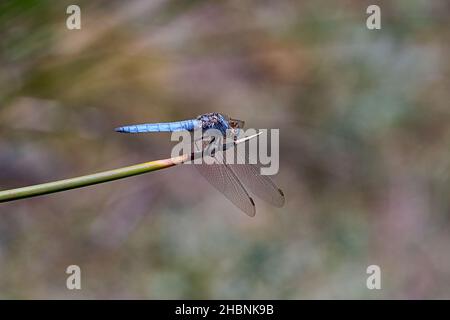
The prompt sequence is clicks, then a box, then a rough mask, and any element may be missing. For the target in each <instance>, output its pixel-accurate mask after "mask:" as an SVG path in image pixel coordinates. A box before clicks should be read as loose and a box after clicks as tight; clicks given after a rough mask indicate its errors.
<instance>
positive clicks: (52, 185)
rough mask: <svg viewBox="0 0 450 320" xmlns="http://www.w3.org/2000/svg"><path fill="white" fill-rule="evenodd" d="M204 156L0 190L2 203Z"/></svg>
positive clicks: (104, 180)
mask: <svg viewBox="0 0 450 320" xmlns="http://www.w3.org/2000/svg"><path fill="white" fill-rule="evenodd" d="M260 134H261V133H257V134H255V135H252V136H249V137H244V138H242V139H239V140H235V141H234V142H232V143H228V144H224V145H223V147H222V148H223V150H226V149H228V148H230V147H232V146H235V145H237V144H239V143H244V142H246V141H248V140H250V139H253V138H256V137H257V136H259V135H260ZM202 156H203V152H194V153H192V154H185V155H182V156H178V157H174V158H169V159H163V160H156V161H150V162H145V163H141V164H136V165H134V166H129V167H124V168H119V169H114V170H109V171H103V172H98V173H93V174H88V175H86V176H81V177H76V178H71V179H65V180H58V181H53V182H47V183H42V184H36V185H34V186H28V187H23V188H17V189H11V190H4V191H0V203H1V202H8V201H14V200H19V199H25V198H31V197H36V196H41V195H44V194H49V193H55V192H60V191H65V190H70V189H76V188H81V187H86V186H90V185H93V184H98V183H103V182H108V181H113V180H117V179H123V178H127V177H131V176H136V175H138V174H143V173H147V172H151V171H156V170H161V169H165V168H170V167H172V166H175V165H178V164H181V163H183V162H186V161H188V160H193V159H196V158H199V157H202Z"/></svg>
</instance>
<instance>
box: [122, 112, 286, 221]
mask: <svg viewBox="0 0 450 320" xmlns="http://www.w3.org/2000/svg"><path fill="white" fill-rule="evenodd" d="M244 125H245V122H244V121H242V120H238V119H233V118H230V117H229V116H227V115H224V114H221V113H217V112H213V113H206V114H202V115H200V116H198V117H196V118H195V119H189V120H182V121H175V122H161V123H144V124H135V125H127V126H122V127H118V128H116V129H115V131H117V132H121V133H147V132H176V131H190V132H193V131H194V130H202V132H206V131H207V130H209V129H215V130H218V132H219V133H220V134H221V135H223V137H226V136H227V135H230V134H231V135H232V136H233V137H234V138H235V139H236V137H237V136H238V135H239V133H240V129H242V128H243V127H244ZM212 140H214V139H212ZM211 142H212V141H209V142H208V141H207V143H206V145H205V144H204V143H203V144H202V145H201V148H205V147H206V146H207V144H208V143H211ZM224 151H225V150H219V151H218V152H214V153H213V154H209V155H208V156H210V157H212V159H213V161H212V162H211V161H208V162H207V163H205V162H202V163H201V164H195V167H196V168H197V169H198V172H199V173H200V174H201V175H202V176H203V177H204V178H206V180H207V181H208V182H209V183H210V184H211V185H212V186H213V187H215V188H216V189H217V190H218V191H220V192H221V193H222V194H223V195H224V196H225V197H226V198H227V199H228V200H230V201H231V202H232V203H233V204H234V205H235V206H236V207H238V208H239V209H240V210H242V211H243V212H244V213H246V214H247V215H249V216H251V217H253V216H255V214H256V206H255V202H254V200H253V198H252V197H251V196H250V193H249V191H250V192H251V193H252V194H254V195H256V196H257V197H258V198H260V199H262V200H264V201H266V202H268V203H269V204H271V205H273V206H275V207H282V206H283V205H284V203H285V196H284V193H283V191H282V190H281V189H280V188H278V187H277V185H276V184H275V183H274V182H273V181H272V179H270V178H269V177H268V176H267V175H261V174H260V165H258V164H251V163H244V164H237V163H228V162H227V161H226V160H225V159H226V157H225V156H224V154H223V153H224ZM248 190H249V191H248Z"/></svg>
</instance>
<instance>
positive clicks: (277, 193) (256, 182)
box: [227, 164, 285, 208]
mask: <svg viewBox="0 0 450 320" xmlns="http://www.w3.org/2000/svg"><path fill="white" fill-rule="evenodd" d="M227 166H229V167H230V168H231V169H232V170H233V171H234V173H235V174H236V176H238V177H239V180H240V181H242V183H243V184H244V185H245V186H246V187H247V188H248V189H250V191H251V192H252V193H254V194H255V195H256V196H257V197H258V198H261V199H263V200H265V201H267V202H269V203H270V204H272V205H274V206H275V207H278V208H280V207H282V206H283V205H284V202H285V199H284V193H283V191H282V190H281V189H280V188H278V187H277V186H276V185H275V183H274V182H273V181H272V179H270V178H269V176H264V175H261V174H260V166H259V165H255V164H228V165H227Z"/></svg>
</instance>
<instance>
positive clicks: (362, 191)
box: [0, 0, 450, 299]
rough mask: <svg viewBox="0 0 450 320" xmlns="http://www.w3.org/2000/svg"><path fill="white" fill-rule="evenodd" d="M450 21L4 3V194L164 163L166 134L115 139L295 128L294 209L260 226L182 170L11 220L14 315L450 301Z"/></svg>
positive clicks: (0, 181)
mask: <svg viewBox="0 0 450 320" xmlns="http://www.w3.org/2000/svg"><path fill="white" fill-rule="evenodd" d="M69 4H77V5H79V6H80V8H81V27H82V28H81V30H68V29H67V28H66V19H67V17H68V16H69V15H68V14H66V8H67V6H68V5H69ZM370 4H378V5H379V6H380V7H381V19H382V29H381V30H375V31H371V30H368V29H367V28H366V19H367V17H368V15H367V14H366V8H367V6H368V5H370ZM449 17H450V5H449V2H447V1H438V0H432V1H426V0H423V1H418V0H414V1H411V0H395V1H357V0H353V1H333V2H331V1H325V0H321V1H312V0H311V1H300V0H297V1H268V0H267V1H237V0H236V1H200V0H199V1H175V0H173V1H162V0H152V1H144V0H133V1H127V2H125V1H118V0H116V1H111V0H101V1H100V0H97V1H87V0H84V1H82V0H78V1H76V3H74V1H58V2H55V1H50V0H40V1H33V0H18V1H2V2H1V4H0V39H1V40H0V63H1V68H0V70H1V71H0V189H9V188H15V187H20V186H25V185H30V184H36V183H41V182H47V181H52V180H58V179H61V178H68V177H73V176H77V175H82V174H88V173H93V172H98V171H102V170H108V169H113V168H117V167H121V166H125V165H131V164H135V163H140V162H145V161H149V160H156V159H162V158H167V157H168V156H169V155H170V152H171V148H172V146H173V142H171V141H170V135H169V134H167V133H166V134H165V133H161V134H149V135H136V136H134V135H133V136H132V135H121V134H117V133H115V132H114V130H113V129H114V128H115V127H116V126H119V125H124V124H130V123H142V122H162V121H174V120H182V119H189V118H193V117H195V116H197V115H199V114H202V113H207V112H213V111H216V112H222V113H226V114H229V115H231V116H233V117H235V118H239V119H243V120H245V121H246V126H247V127H253V128H280V140H281V141H280V158H281V159H280V160H281V163H280V172H279V174H278V175H277V176H275V177H274V180H275V181H276V182H277V184H278V185H279V186H280V187H281V188H282V189H283V190H284V193H285V195H286V199H287V203H286V205H285V207H284V208H281V209H275V208H273V207H271V206H268V205H266V204H265V203H264V202H262V201H258V199H257V203H256V205H257V215H256V217H255V218H249V217H247V216H246V215H244V214H243V213H242V212H240V211H239V210H238V209H237V208H236V207H234V206H233V205H232V204H231V203H230V202H228V201H227V200H226V198H224V197H223V196H222V195H221V194H220V193H218V192H217V191H215V189H213V188H212V187H211V186H210V185H209V184H208V183H207V182H206V181H205V180H204V179H203V178H202V177H200V176H199V175H198V174H197V172H196V171H195V170H194V169H193V168H191V167H189V166H178V167H175V168H170V169H167V170H162V171H158V172H153V173H149V174H147V175H143V176H138V177H132V178H128V179H125V180H120V181H116V182H110V183H106V184H101V185H97V186H92V187H88V188H84V189H79V190H72V191H67V192H63V193H58V194H53V195H48V196H43V197H39V198H34V199H29V200H21V201H17V202H11V203H4V204H0V298H9V299H14V298H25V299H31V298H39V299H44V298H50V299H53V298H64V299H65V298H87V299H95V298H103V299H116V298H125V299H128V298H138V299H141V298H151V299H166V298H192V299H196V298H203V299H207V298H213V299H222V298H223V299H230V298H235V299H241V298H263V299H266V298H267V299H269V298H275V299H281V298H285V299H315V298H323V299H329V298H338V299H339V298H352V299H359V298H368V299H378V298H394V299H398V298H413V299H415V298H450V250H449V245H450V200H449V198H448V193H449V191H450V180H449V169H450V154H449V148H450V125H449V123H450V122H449V121H450V109H449V101H450V90H449V88H450V77H449V75H450V59H449V57H450V55H449V39H450V37H449V36H450V28H449ZM71 264H76V265H79V266H80V267H81V270H82V271H81V272H82V290H74V291H69V290H67V289H66V286H65V284H66V277H67V276H68V275H67V274H66V273H65V270H66V268H67V266H68V265H71ZM372 264H376V265H379V266H380V267H381V272H382V290H368V289H367V287H366V279H367V276H368V275H367V274H366V268H367V266H369V265H372Z"/></svg>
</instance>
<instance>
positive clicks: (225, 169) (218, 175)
mask: <svg viewBox="0 0 450 320" xmlns="http://www.w3.org/2000/svg"><path fill="white" fill-rule="evenodd" d="M195 167H196V168H197V170H198V171H199V172H200V174H201V175H202V176H203V177H205V178H206V180H208V182H209V183H211V184H212V185H213V186H214V187H215V188H216V189H217V190H219V191H220V192H221V193H222V194H223V195H224V196H225V197H227V199H228V200H230V201H231V202H232V203H233V204H234V205H235V206H237V207H238V208H239V209H241V210H242V211H244V212H245V213H246V214H247V215H249V216H250V217H253V216H254V215H255V214H256V208H255V203H254V201H253V199H252V198H251V197H250V196H249V194H248V192H247V190H245V188H244V186H243V185H242V183H241V182H240V181H239V179H238V177H237V176H236V174H235V173H234V172H233V170H232V169H231V168H230V167H229V165H227V164H220V163H213V164H206V163H202V164H197V165H195Z"/></svg>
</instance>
